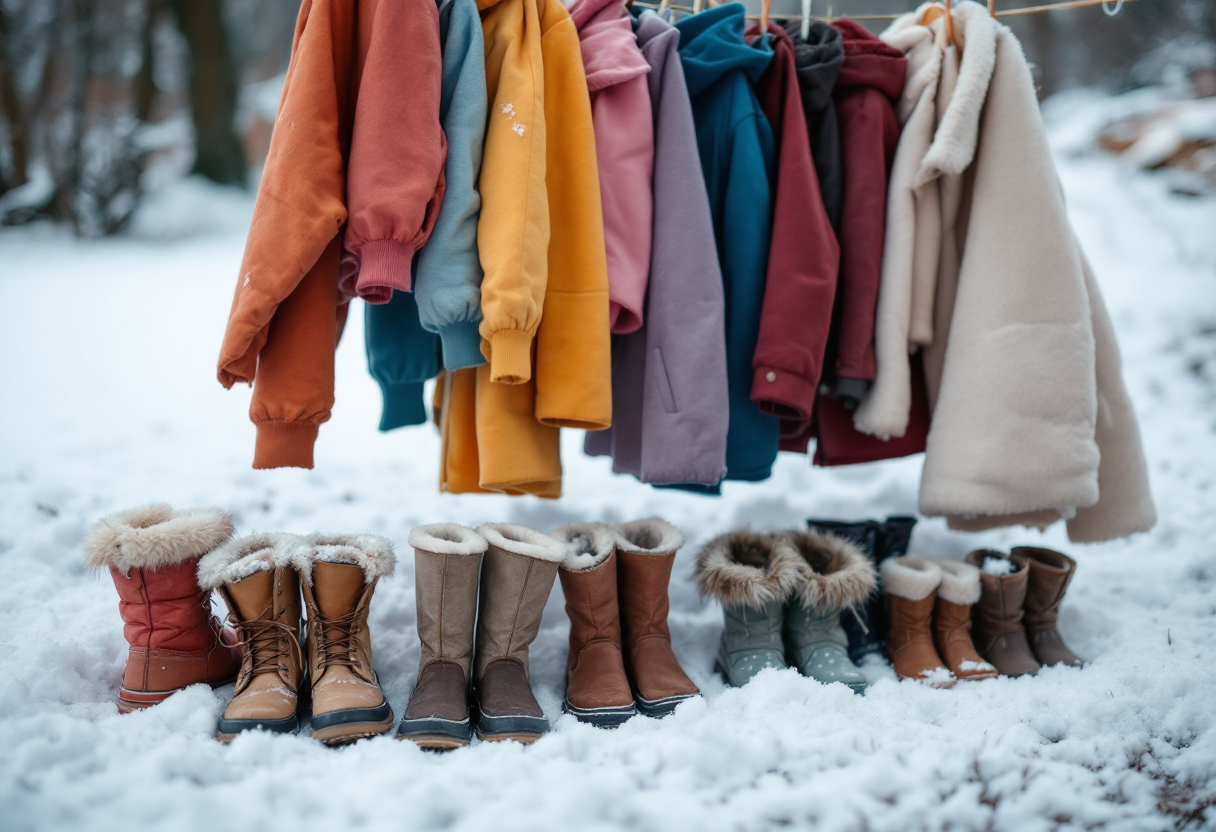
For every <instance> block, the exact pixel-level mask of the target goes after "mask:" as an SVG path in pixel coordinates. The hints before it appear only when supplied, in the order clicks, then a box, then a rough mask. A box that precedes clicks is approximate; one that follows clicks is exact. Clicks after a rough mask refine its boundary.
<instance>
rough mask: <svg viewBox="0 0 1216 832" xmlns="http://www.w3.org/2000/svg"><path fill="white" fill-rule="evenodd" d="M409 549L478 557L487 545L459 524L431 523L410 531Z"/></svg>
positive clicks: (471, 531) (477, 535)
mask: <svg viewBox="0 0 1216 832" xmlns="http://www.w3.org/2000/svg"><path fill="white" fill-rule="evenodd" d="M409 545H410V548H411V549H421V550H422V551H424V552H434V553H435V554H437V555H480V554H483V553H484V552H485V550H486V547H487V546H488V545H489V544H488V543H486V539H485V538H484V537H482V536H481V535H479V534H478V533H477V532H475V531H473V530H472V529H469V528H466V527H464V526H461V525H460V524H459V523H431V524H430V525H428V526H415V527H414V528H412V529H410V537H409Z"/></svg>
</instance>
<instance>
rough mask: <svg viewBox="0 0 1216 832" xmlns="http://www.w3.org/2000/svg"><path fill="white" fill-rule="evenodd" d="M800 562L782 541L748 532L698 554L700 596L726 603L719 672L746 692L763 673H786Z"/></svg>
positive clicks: (726, 537)
mask: <svg viewBox="0 0 1216 832" xmlns="http://www.w3.org/2000/svg"><path fill="white" fill-rule="evenodd" d="M802 562H803V561H802V558H800V557H799V556H798V553H797V552H796V551H795V550H794V548H793V547H792V546H791V545H790V544H789V543H788V542H787V541H785V540H784V539H781V538H775V537H769V536H766V535H759V534H755V533H753V532H751V531H748V530H746V529H744V530H741V531H736V532H730V533H728V534H724V535H720V536H719V537H715V538H714V539H713V540H711V541H709V542H708V543H706V544H705V546H704V547H702V549H701V551H700V552H699V553H698V554H697V564H696V578H697V585H698V586H699V587H700V589H701V594H703V595H712V596H713V597H714V598H717V599H718V601H719V602H720V603H721V604H722V612H723V615H724V617H725V619H726V627H725V629H724V630H723V631H722V641H721V644H720V645H719V648H718V660H717V670H718V672H719V673H721V674H722V675H723V676H724V677H725V678H726V681H727V684H730V685H733V686H735V687H742V686H743V685H746V684H747V683H748V682H750V681H751V680H752V679H753V678H755V676H756V674H758V673H759V672H760V671H762V670H764V669H765V668H769V667H775V668H785V667H788V665H787V664H786V662H785V643H784V641H783V640H782V636H781V630H782V623H783V621H784V619H785V603H786V601H787V600H789V598H790V596H791V595H792V593H793V591H794V588H795V587H796V586H798V582H799V578H800V571H801V568H802V567H801V564H802Z"/></svg>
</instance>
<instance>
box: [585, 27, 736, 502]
mask: <svg viewBox="0 0 1216 832" xmlns="http://www.w3.org/2000/svg"><path fill="white" fill-rule="evenodd" d="M636 27H637V39H638V45H639V46H640V47H641V49H642V55H643V56H645V58H646V61H647V63H648V64H649V65H650V74H649V75H648V76H647V81H648V83H649V87H650V102H651V105H652V107H653V109H654V134H655V146H654V153H655V160H654V208H655V210H654V244H653V247H652V249H651V259H650V274H651V278H650V282H649V284H648V285H647V290H646V292H647V297H646V320H645V322H644V323H643V324H642V327H641V328H640V329H639V330H638V331H637V332H633V333H630V334H629V335H618V336H615V337H614V338H613V346H612V427H611V428H609V429H608V430H602V431H596V432H593V433H588V434H587V439H586V444H585V449H586V451H587V453H588V454H591V455H592V456H611V457H612V470H614V471H616V472H617V473H624V474H632V475H634V476H635V477H638V478H639V479H641V480H642V482H648V483H654V484H658V485H673V484H681V483H696V484H699V485H703V486H714V485H716V484H717V483H719V482H720V481H721V480H722V477H724V476H725V475H726V430H727V422H728V404H727V392H726V320H725V304H724V299H723V292H722V270H721V267H720V266H719V265H718V253H717V248H716V245H715V243H714V227H713V220H712V219H711V217H710V215H709V199H708V197H707V196H706V193H705V180H704V178H702V176H701V167H700V163H699V161H698V159H697V157H696V155H695V154H692V153H689V152H688V148H690V147H693V146H695V144H696V127H695V125H694V124H693V118H692V108H691V106H690V105H689V100H688V88H687V86H686V84H685V81H684V69H683V67H682V66H681V64H680V59H679V55H678V53H677V46H678V44H679V39H680V36H679V33H678V32H677V31H676V30H675V29H674V28H673V27H672V26H671V24H669V23H667V22H665V21H664V20H663V19H662V18H660V17H659V16H658V15H656V14H654V13H653V12H649V11H647V12H642V14H641V16H640V17H639V18H638V21H637V24H636Z"/></svg>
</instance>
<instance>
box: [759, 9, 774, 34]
mask: <svg viewBox="0 0 1216 832" xmlns="http://www.w3.org/2000/svg"><path fill="white" fill-rule="evenodd" d="M772 10H773V0H760V34H761V36H763V35H764V34H765V33H766V32H768V16H769V14H770V13H771V12H772Z"/></svg>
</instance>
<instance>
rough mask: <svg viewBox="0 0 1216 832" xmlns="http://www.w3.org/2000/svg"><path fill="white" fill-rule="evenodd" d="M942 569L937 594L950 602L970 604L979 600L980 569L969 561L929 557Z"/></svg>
mask: <svg viewBox="0 0 1216 832" xmlns="http://www.w3.org/2000/svg"><path fill="white" fill-rule="evenodd" d="M931 560H932V562H933V563H935V564H937V566H938V567H939V568H940V569H941V570H942V583H941V586H939V587H938V588H937V595H938V597H939V598H942V599H944V600H946V601H949V602H950V603H951V604H960V605H963V606H971V605H972V604H976V603H979V600H980V570H978V569H976V568H975V567H974V566H972V565H971V564H969V563H963V562H962V561H961V560H950V559H949V558H931Z"/></svg>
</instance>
